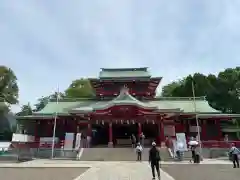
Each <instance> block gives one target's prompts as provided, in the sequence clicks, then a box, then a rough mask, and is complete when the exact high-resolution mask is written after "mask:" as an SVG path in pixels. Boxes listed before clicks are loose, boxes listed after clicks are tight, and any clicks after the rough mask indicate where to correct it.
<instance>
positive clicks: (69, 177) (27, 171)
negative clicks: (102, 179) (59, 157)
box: [0, 168, 88, 180]
mask: <svg viewBox="0 0 240 180" xmlns="http://www.w3.org/2000/svg"><path fill="white" fill-rule="evenodd" d="M87 169H88V168H0V174H1V178H0V179H3V180H5V179H6V180H73V179H75V178H76V177H78V176H80V175H81V174H82V173H84V172H85V171H86V170H87Z"/></svg>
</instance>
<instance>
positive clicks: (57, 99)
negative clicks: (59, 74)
mask: <svg viewBox="0 0 240 180" xmlns="http://www.w3.org/2000/svg"><path fill="white" fill-rule="evenodd" d="M58 101H59V87H58V89H57V98H56V106H57V107H58ZM57 111H58V108H57V110H56V112H55V116H54V126H53V138H52V156H51V157H52V159H53V158H54V147H55V137H56V126H57V116H58V112H57Z"/></svg>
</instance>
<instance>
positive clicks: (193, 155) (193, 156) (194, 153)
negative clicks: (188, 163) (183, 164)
mask: <svg viewBox="0 0 240 180" xmlns="http://www.w3.org/2000/svg"><path fill="white" fill-rule="evenodd" d="M195 156H196V152H195V151H192V160H193V162H194V159H195Z"/></svg>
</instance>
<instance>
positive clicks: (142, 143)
mask: <svg viewBox="0 0 240 180" xmlns="http://www.w3.org/2000/svg"><path fill="white" fill-rule="evenodd" d="M144 140H145V135H144V134H143V132H142V133H141V134H140V142H141V145H142V147H144Z"/></svg>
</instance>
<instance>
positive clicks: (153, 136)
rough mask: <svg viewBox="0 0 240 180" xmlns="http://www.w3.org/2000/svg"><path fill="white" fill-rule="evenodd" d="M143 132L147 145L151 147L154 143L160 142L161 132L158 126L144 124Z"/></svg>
mask: <svg viewBox="0 0 240 180" xmlns="http://www.w3.org/2000/svg"><path fill="white" fill-rule="evenodd" d="M142 132H143V134H144V135H145V139H146V140H145V142H146V144H147V145H150V144H151V142H152V141H155V142H158V136H159V134H160V132H159V128H158V125H157V124H153V123H143V124H142Z"/></svg>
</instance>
